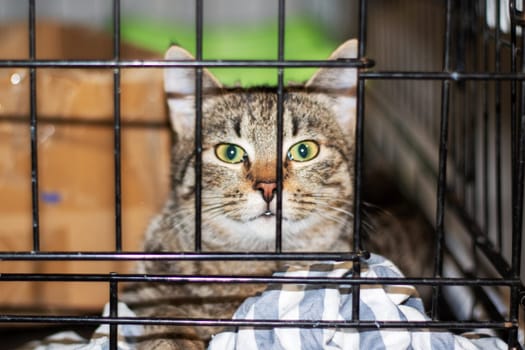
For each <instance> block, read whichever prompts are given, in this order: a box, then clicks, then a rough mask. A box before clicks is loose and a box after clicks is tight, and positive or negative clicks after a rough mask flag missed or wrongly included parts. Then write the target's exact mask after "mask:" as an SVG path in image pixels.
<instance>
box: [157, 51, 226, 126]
mask: <svg viewBox="0 0 525 350" xmlns="http://www.w3.org/2000/svg"><path fill="white" fill-rule="evenodd" d="M164 58H165V59H166V60H181V61H183V60H188V61H192V60H195V58H194V57H193V56H192V55H191V54H190V53H189V52H188V51H186V50H185V49H183V48H181V47H179V46H172V47H170V48H169V50H168V51H167V52H166V55H165V56H164ZM195 76H196V74H195V68H193V67H182V68H180V67H179V68H177V67H168V68H165V69H164V90H165V92H166V96H167V99H168V107H169V113H170V119H171V125H172V127H173V129H174V130H175V132H177V134H178V135H179V136H184V135H193V130H194V129H195V89H196V88H195ZM220 88H221V84H220V83H219V81H218V80H217V79H216V78H215V77H214V76H213V75H212V74H211V73H210V72H208V71H207V70H206V69H203V74H202V92H203V93H205V92H207V91H210V90H215V89H220Z"/></svg>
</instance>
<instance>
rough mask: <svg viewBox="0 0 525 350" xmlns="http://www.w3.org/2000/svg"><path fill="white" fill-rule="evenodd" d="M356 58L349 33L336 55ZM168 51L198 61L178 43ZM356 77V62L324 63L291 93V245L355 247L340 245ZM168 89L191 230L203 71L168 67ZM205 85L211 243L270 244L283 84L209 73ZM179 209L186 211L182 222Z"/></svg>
mask: <svg viewBox="0 0 525 350" xmlns="http://www.w3.org/2000/svg"><path fill="white" fill-rule="evenodd" d="M356 57H357V41H356V40H350V41H347V42H345V43H344V44H343V45H341V46H340V47H339V48H338V49H337V50H336V51H334V53H333V54H332V55H331V56H330V59H334V60H335V59H348V58H356ZM166 58H167V59H170V60H191V59H193V57H192V56H191V55H190V54H189V53H188V52H187V51H185V50H184V49H182V48H180V47H177V46H174V47H172V48H170V50H169V51H168V52H167V54H166ZM356 83H357V69H355V68H321V69H319V70H318V71H317V72H316V73H315V74H314V76H313V77H312V78H311V79H310V80H309V81H308V82H307V83H306V84H305V85H304V86H301V87H289V88H286V89H285V91H284V95H283V102H284V103H283V112H284V113H283V147H282V159H283V163H282V169H283V170H282V172H283V182H282V217H283V222H282V232H283V248H284V249H289V250H313V251H316V250H327V249H331V250H346V249H348V246H346V247H337V246H334V245H336V244H337V240H338V239H339V238H340V236H341V234H342V233H347V235H346V237H347V238H348V242H350V232H351V227H352V225H351V224H352V202H353V166H354V165H353V153H354V151H353V144H354V130H355V119H356V118H355V115H356V91H355V90H356V89H355V87H356ZM165 90H166V93H167V96H168V105H169V112H170V118H171V122H172V125H173V129H174V131H175V132H176V134H177V144H176V146H175V149H174V153H173V161H172V167H173V169H172V170H173V176H174V183H175V187H174V191H173V198H172V207H171V208H172V210H173V211H178V212H179V220H187V221H188V222H186V223H185V224H184V227H185V228H189V230H191V229H192V227H193V226H192V220H193V208H194V194H193V193H194V183H195V173H194V154H195V152H194V147H195V142H194V133H195V115H196V112H195V69H194V68H167V69H165ZM202 92H203V95H202V96H203V97H202V209H201V210H202V239H203V247H205V249H216V250H232V251H235V250H251V249H253V250H261V249H271V248H272V247H274V239H275V226H276V224H275V213H276V205H277V199H276V188H277V178H276V177H277V175H276V174H277V170H276V169H277V165H278V164H277V143H276V142H277V109H278V104H277V99H278V97H277V89H275V88H269V87H258V88H248V89H242V88H226V87H223V86H221V84H220V83H219V82H218V81H217V79H216V78H214V77H213V76H212V75H211V74H210V73H209V72H208V71H207V70H203V74H202ZM180 213H185V216H184V218H183V219H181V218H182V217H183V216H182V215H180ZM186 218H187V219H186ZM349 244H350V243H349Z"/></svg>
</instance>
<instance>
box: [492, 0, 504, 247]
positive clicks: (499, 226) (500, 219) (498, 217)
mask: <svg viewBox="0 0 525 350" xmlns="http://www.w3.org/2000/svg"><path fill="white" fill-rule="evenodd" d="M500 8H501V1H500V0H497V1H496V24H495V26H496V28H495V33H494V38H495V39H494V40H495V48H494V60H495V68H494V69H495V71H496V73H499V72H501V45H502V43H501V37H500V30H499V29H500V26H501V21H500V16H501V9H500ZM494 84H495V97H494V98H495V102H494V103H495V107H494V108H495V120H494V122H495V125H494V129H495V138H496V140H495V143H496V144H495V151H496V154H495V157H496V159H495V161H496V165H495V171H496V179H495V181H496V183H495V185H496V235H497V236H496V237H497V245H498V249H499V252H500V253H501V252H502V248H503V232H502V230H503V229H502V227H503V214H502V190H501V188H502V183H501V82H500V81H498V80H497V81H495V82H494Z"/></svg>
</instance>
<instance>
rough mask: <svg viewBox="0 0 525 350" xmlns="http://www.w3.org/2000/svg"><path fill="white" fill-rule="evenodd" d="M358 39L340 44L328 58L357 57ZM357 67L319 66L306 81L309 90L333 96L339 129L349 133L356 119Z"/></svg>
mask: <svg viewBox="0 0 525 350" xmlns="http://www.w3.org/2000/svg"><path fill="white" fill-rule="evenodd" d="M357 50H358V41H357V39H351V40H348V41H346V42H344V43H343V44H342V45H340V46H339V47H338V48H337V49H336V50H335V51H334V52H333V53H332V55H330V57H329V58H328V59H329V60H338V59H349V58H350V59H351V58H357ZM356 86H357V68H320V69H319V70H318V71H317V72H316V73H315V74H314V75H313V76H312V78H311V79H310V80H309V81H308V82H307V83H306V88H307V89H308V90H310V91H319V92H322V93H323V94H327V95H329V96H330V97H331V98H333V99H334V100H333V103H331V106H332V108H333V109H334V111H335V114H336V117H337V121H338V122H339V125H340V126H341V129H342V130H343V131H344V132H345V133H347V134H351V133H353V131H354V130H355V121H356Z"/></svg>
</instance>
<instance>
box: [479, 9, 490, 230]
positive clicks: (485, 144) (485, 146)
mask: <svg viewBox="0 0 525 350" xmlns="http://www.w3.org/2000/svg"><path fill="white" fill-rule="evenodd" d="M481 3H482V9H481V12H482V13H483V14H484V17H483V71H484V72H488V71H489V69H490V67H489V47H488V46H489V43H488V42H489V29H488V24H487V18H486V16H487V3H486V1H481ZM489 86H490V81H489V80H487V81H485V82H483V129H482V130H483V131H482V135H481V137H482V141H481V144H482V152H483V159H482V162H483V165H482V167H483V183H482V187H483V208H482V213H483V225H484V229H485V233H486V234H487V235H488V234H489V232H490V223H491V221H490V215H489V175H488V174H489Z"/></svg>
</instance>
